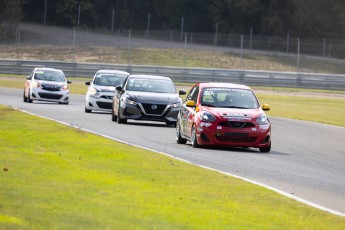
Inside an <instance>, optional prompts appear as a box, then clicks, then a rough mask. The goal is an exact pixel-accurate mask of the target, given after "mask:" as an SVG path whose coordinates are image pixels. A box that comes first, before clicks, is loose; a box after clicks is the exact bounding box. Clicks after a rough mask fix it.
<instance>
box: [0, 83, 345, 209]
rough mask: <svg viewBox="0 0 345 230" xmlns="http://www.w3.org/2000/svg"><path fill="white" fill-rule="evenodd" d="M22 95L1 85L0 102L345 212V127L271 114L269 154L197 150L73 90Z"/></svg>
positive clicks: (158, 126) (169, 131)
mask: <svg viewBox="0 0 345 230" xmlns="http://www.w3.org/2000/svg"><path fill="white" fill-rule="evenodd" d="M22 94H23V91H22V90H16V89H6V88H0V104H3V105H7V106H11V107H13V108H18V109H21V110H24V111H28V112H31V113H34V114H38V115H41V116H44V117H48V118H52V119H55V120H58V121H62V122H65V123H67V124H70V125H71V126H75V127H79V128H83V129H86V130H91V131H94V132H97V133H101V134H103V135H107V136H110V137H113V138H116V139H120V140H123V141H125V142H129V143H132V144H135V145H140V146H143V147H146V148H150V149H154V150H157V151H160V152H164V153H167V154H169V155H171V156H174V157H178V158H181V159H184V160H186V161H190V162H192V163H194V164H198V165H203V166H206V167H209V168H213V169H216V170H220V171H223V172H226V173H230V174H234V175H237V176H239V177H244V178H248V179H250V180H254V181H256V182H258V183H262V184H264V185H267V186H270V187H273V188H276V189H278V190H281V191H283V192H285V193H288V194H291V195H294V196H296V197H298V198H301V199H304V200H306V201H308V202H312V203H314V204H317V205H320V206H322V207H325V208H328V209H331V210H334V211H335V212H340V213H342V214H343V215H345V214H344V213H345V179H344V178H345V128H341V127H335V126H328V125H323V124H318V123H313V122H304V121H298V120H292V119H283V118H277V117H271V121H272V126H273V127H272V133H273V137H272V150H271V152H270V153H268V154H267V153H260V152H259V150H258V149H214V148H212V149H210V148H201V149H194V148H192V147H191V145H190V144H186V145H179V144H177V143H176V141H175V128H173V127H167V126H165V124H164V123H153V122H134V121H131V120H129V122H128V124H121V125H119V124H117V123H116V122H112V121H111V117H110V114H105V113H91V114H87V113H84V103H85V99H84V96H82V95H71V99H70V104H69V105H59V104H54V103H47V102H34V103H32V104H29V103H24V102H23V99H22ZM28 122H30V121H28ZM0 127H1V126H0ZM148 134H150V135H148ZM76 144H77V141H76Z"/></svg>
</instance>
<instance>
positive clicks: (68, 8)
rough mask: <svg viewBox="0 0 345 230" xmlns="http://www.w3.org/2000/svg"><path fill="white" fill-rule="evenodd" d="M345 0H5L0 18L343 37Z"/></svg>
mask: <svg viewBox="0 0 345 230" xmlns="http://www.w3.org/2000/svg"><path fill="white" fill-rule="evenodd" d="M344 9H345V1H344V0H332V1H329V0H303V1H301V0H212V1H211V0H97V1H92V0H2V1H1V3H0V23H2V24H3V23H4V22H8V21H11V22H19V21H20V20H24V21H29V22H36V23H44V22H45V23H46V24H49V25H58V26H77V24H78V22H79V23H80V26H81V27H88V28H110V27H111V26H113V28H115V29H142V30H145V29H147V27H148V25H149V27H150V29H151V30H177V31H178V30H180V28H181V27H182V23H183V29H184V31H188V32H211V33H213V32H215V31H216V29H217V30H218V32H219V33H238V34H248V33H249V30H250V29H252V31H253V33H254V34H262V35H274V36H275V35H276V36H281V35H283V36H285V35H286V33H289V34H290V35H291V36H296V37H328V38H345V11H344Z"/></svg>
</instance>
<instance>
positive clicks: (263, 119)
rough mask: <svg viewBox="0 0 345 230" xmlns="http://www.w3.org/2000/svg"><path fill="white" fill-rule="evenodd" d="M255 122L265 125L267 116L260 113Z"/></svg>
mask: <svg viewBox="0 0 345 230" xmlns="http://www.w3.org/2000/svg"><path fill="white" fill-rule="evenodd" d="M256 122H257V123H258V124H259V125H267V124H268V117H267V116H266V114H264V113H263V114H261V115H260V116H259V117H258V118H257V119H256Z"/></svg>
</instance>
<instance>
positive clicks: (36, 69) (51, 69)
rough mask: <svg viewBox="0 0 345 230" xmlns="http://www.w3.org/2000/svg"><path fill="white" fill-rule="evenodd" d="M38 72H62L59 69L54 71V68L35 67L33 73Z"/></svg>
mask: <svg viewBox="0 0 345 230" xmlns="http://www.w3.org/2000/svg"><path fill="white" fill-rule="evenodd" d="M40 70H50V71H58V72H63V71H62V70H61V69H54V68H48V67H36V68H35V71H40Z"/></svg>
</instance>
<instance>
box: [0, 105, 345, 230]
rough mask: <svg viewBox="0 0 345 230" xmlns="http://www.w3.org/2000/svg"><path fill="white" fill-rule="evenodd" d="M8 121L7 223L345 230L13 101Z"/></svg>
mask: <svg viewBox="0 0 345 230" xmlns="http://www.w3.org/2000/svg"><path fill="white" fill-rule="evenodd" d="M0 119H1V123H0V132H1V133H0V134H1V135H0V140H1V143H2V144H1V145H0V162H1V163H2V166H3V170H1V171H0V174H1V175H0V177H1V185H0V186H1V193H0V207H1V210H0V228H1V229H18V228H20V229H47V228H52V229H55V228H58V229H77V228H78V229H106V228H115V229H124V228H126V229H154V228H157V229H211V228H212V229H228V228H234V229H254V228H255V229H329V228H330V227H331V228H332V229H344V227H345V218H343V217H339V216H335V215H332V214H329V213H326V212H323V211H320V210H318V209H315V208H311V207H308V206H306V205H304V204H301V203H299V202H297V201H294V200H292V199H289V198H286V197H283V196H280V195H278V194H276V193H274V192H272V191H270V190H267V189H265V188H262V187H258V186H255V185H252V184H249V183H246V182H244V181H241V180H238V179H234V178H231V177H228V176H225V175H223V174H220V173H217V172H212V171H209V170H205V169H202V168H199V167H196V166H193V165H189V164H186V163H183V162H180V161H177V160H174V159H171V158H169V157H166V156H163V155H160V154H156V153H152V152H149V151H146V150H142V149H138V148H134V147H131V146H128V145H125V144H120V143H117V142H114V141H111V140H108V139H105V138H101V137H98V136H95V135H93V134H89V133H85V132H81V131H79V130H77V129H72V128H69V127H66V126H63V125H61V124H57V123H55V122H52V121H48V120H45V119H42V118H38V117H35V116H32V115H28V114H24V113H21V112H18V111H15V110H13V109H10V108H8V107H5V106H0ZM28 121H30V122H28ZM37 137H39V138H37ZM99 146H102V148H100V147H99Z"/></svg>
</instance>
